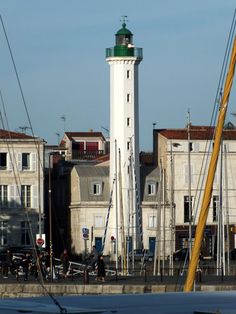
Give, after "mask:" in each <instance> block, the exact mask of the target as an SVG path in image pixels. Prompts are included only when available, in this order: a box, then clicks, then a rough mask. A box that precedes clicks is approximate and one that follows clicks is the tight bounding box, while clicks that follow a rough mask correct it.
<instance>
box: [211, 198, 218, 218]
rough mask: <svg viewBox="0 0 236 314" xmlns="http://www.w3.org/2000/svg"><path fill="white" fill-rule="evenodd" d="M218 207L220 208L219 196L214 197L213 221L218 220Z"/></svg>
mask: <svg viewBox="0 0 236 314" xmlns="http://www.w3.org/2000/svg"><path fill="white" fill-rule="evenodd" d="M218 207H219V196H218V195H213V213H212V216H213V217H212V218H213V221H214V222H215V221H217V220H218Z"/></svg>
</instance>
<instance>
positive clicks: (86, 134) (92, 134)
mask: <svg viewBox="0 0 236 314" xmlns="http://www.w3.org/2000/svg"><path fill="white" fill-rule="evenodd" d="M65 134H66V135H67V137H68V138H69V139H70V140H73V137H102V138H103V140H105V138H104V136H103V134H102V132H65Z"/></svg>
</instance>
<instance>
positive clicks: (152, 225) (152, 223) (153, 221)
mask: <svg viewBox="0 0 236 314" xmlns="http://www.w3.org/2000/svg"><path fill="white" fill-rule="evenodd" d="M156 226H157V217H156V216H155V215H150V216H149V217H148V227H149V228H156Z"/></svg>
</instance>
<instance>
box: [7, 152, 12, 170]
mask: <svg viewBox="0 0 236 314" xmlns="http://www.w3.org/2000/svg"><path fill="white" fill-rule="evenodd" d="M10 157H11V155H10V153H8V154H7V170H12V168H13V167H12V161H11V158H10Z"/></svg>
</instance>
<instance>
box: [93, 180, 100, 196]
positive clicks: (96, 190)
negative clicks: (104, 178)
mask: <svg viewBox="0 0 236 314" xmlns="http://www.w3.org/2000/svg"><path fill="white" fill-rule="evenodd" d="M92 194H93V195H101V194H102V183H101V182H94V183H93V184H92Z"/></svg>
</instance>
